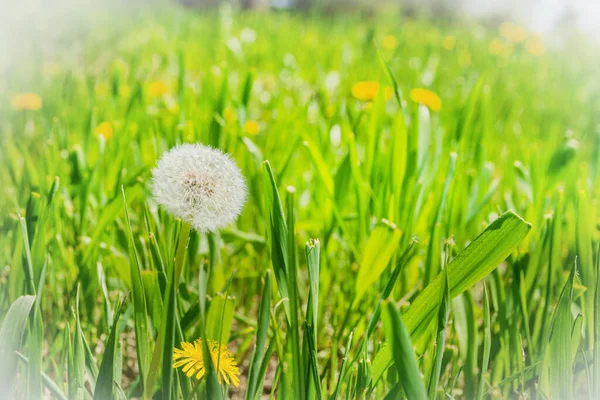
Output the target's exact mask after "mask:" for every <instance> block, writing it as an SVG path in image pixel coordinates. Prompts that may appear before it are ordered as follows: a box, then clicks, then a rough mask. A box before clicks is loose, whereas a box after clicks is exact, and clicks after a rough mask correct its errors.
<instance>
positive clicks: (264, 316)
mask: <svg viewBox="0 0 600 400" xmlns="http://www.w3.org/2000/svg"><path fill="white" fill-rule="evenodd" d="M270 310H271V274H270V272H269V271H267V272H266V273H265V284H264V286H263V291H262V297H261V300H260V307H259V312H258V324H257V328H256V345H255V346H254V351H253V352H252V359H251V361H250V369H249V371H248V387H247V389H246V400H252V399H254V398H256V395H257V394H258V393H261V392H262V387H259V386H258V377H259V372H260V366H261V364H262V363H264V360H263V352H264V347H265V343H266V341H267V334H268V333H269V312H270Z"/></svg>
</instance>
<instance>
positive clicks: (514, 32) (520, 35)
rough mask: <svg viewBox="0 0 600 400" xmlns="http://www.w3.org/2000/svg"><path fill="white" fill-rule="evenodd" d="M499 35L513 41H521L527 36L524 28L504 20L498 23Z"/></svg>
mask: <svg viewBox="0 0 600 400" xmlns="http://www.w3.org/2000/svg"><path fill="white" fill-rule="evenodd" d="M499 31H500V35H502V36H503V37H504V38H506V39H508V40H510V41H511V42H514V43H521V42H522V41H524V40H525V39H526V38H527V31H526V30H525V28H523V27H521V26H519V25H517V24H513V23H512V22H504V23H503V24H501V25H500V29H499Z"/></svg>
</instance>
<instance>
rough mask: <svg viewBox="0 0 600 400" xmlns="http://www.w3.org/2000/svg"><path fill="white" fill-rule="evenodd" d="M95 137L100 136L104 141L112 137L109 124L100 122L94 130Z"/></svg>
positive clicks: (111, 128)
mask: <svg viewBox="0 0 600 400" xmlns="http://www.w3.org/2000/svg"><path fill="white" fill-rule="evenodd" d="M94 133H95V134H96V136H102V137H103V138H104V140H108V139H110V138H111V137H113V127H112V124H111V123H110V122H106V121H105V122H102V123H101V124H100V125H98V126H97V127H96V129H94Z"/></svg>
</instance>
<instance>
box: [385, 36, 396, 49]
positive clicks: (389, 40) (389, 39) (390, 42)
mask: <svg viewBox="0 0 600 400" xmlns="http://www.w3.org/2000/svg"><path fill="white" fill-rule="evenodd" d="M382 44H383V48H384V49H387V50H394V49H395V48H396V47H398V39H396V36H394V35H386V36H384V37H383V42H382Z"/></svg>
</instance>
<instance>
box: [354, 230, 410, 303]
mask: <svg viewBox="0 0 600 400" xmlns="http://www.w3.org/2000/svg"><path fill="white" fill-rule="evenodd" d="M401 236H402V233H401V232H400V230H399V229H398V228H397V227H396V225H394V224H392V223H390V222H388V221H386V220H382V221H381V223H380V224H379V225H377V227H376V228H375V229H374V230H373V232H372V233H371V236H370V237H369V240H368V241H367V244H366V246H365V248H364V249H363V252H362V259H361V262H360V269H359V271H358V276H357V278H356V299H355V304H358V302H359V300H360V299H361V298H362V296H363V295H364V294H365V292H366V291H367V289H369V288H370V287H371V286H372V285H373V284H374V283H375V282H377V279H379V277H380V276H381V274H382V273H383V271H385V268H386V267H387V266H388V264H389V263H390V261H391V259H392V256H393V255H394V253H395V251H396V249H397V248H398V245H399V244H400V238H401Z"/></svg>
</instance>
